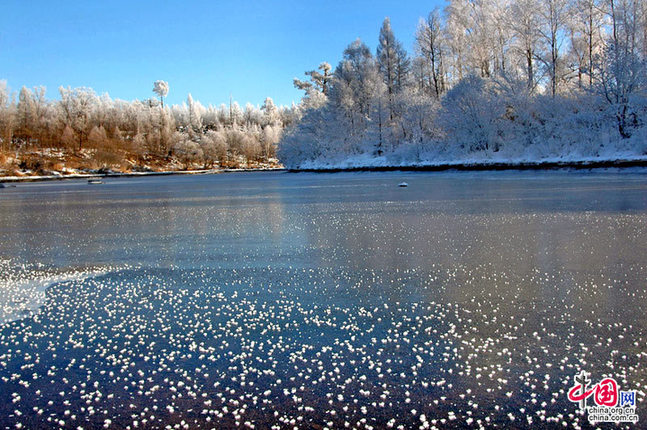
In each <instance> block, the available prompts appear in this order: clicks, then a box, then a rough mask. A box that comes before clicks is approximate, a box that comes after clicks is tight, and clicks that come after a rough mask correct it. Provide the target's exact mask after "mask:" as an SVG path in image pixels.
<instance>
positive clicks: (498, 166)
mask: <svg viewBox="0 0 647 430" xmlns="http://www.w3.org/2000/svg"><path fill="white" fill-rule="evenodd" d="M608 167H618V168H621V167H647V156H642V157H623V158H597V157H590V158H578V159H576V158H573V159H567V158H546V159H542V160H531V159H509V160H506V159H469V160H433V161H420V162H408V161H405V162H399V163H398V162H395V163H394V162H393V160H389V159H388V158H387V157H368V156H366V157H351V158H347V159H345V160H341V161H337V162H320V161H318V162H314V161H309V162H304V163H303V164H301V165H300V166H299V167H295V168H290V169H288V171H291V172H337V171H370V170H374V171H387V170H408V171H416V170H417V171H440V170H452V169H453V170H527V169H562V168H574V169H592V168H608Z"/></svg>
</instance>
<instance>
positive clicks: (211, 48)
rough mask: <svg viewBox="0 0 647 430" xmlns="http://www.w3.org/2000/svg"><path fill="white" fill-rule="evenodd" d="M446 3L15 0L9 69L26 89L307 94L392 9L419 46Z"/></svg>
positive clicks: (4, 63)
mask: <svg viewBox="0 0 647 430" xmlns="http://www.w3.org/2000/svg"><path fill="white" fill-rule="evenodd" d="M443 4H444V2H442V1H441V0H436V1H407V2H398V1H334V0H330V1H326V0H319V1H309V2H303V1H301V2H299V1H270V0H268V1H230V0H226V1H222V0H212V1H186V2H181V1H162V0H157V1H149V0H145V1H137V0H130V1H121V0H112V1H92V0H88V1H78V2H72V1H56V2H54V1H51V0H49V1H31V0H5V1H4V2H3V8H2V9H3V13H2V14H1V15H0V79H5V80H7V81H8V84H9V87H10V88H11V89H12V90H13V91H17V90H19V89H20V87H22V86H23V85H24V86H27V87H33V86H37V85H44V86H46V87H47V95H48V97H49V98H55V97H57V95H58V87H59V86H61V85H63V86H71V87H81V86H86V87H91V88H94V89H95V91H97V93H100V94H101V93H105V92H107V93H109V94H110V96H112V97H113V98H120V99H125V100H132V99H136V98H137V99H143V98H147V97H151V96H153V93H152V86H153V81H155V80H157V79H163V80H166V81H168V82H169V86H170V92H169V96H168V102H170V103H181V102H182V101H184V100H185V99H186V96H187V94H188V93H191V94H192V95H193V98H194V99H196V100H200V101H201V102H202V103H203V104H205V105H207V104H220V103H224V102H227V101H228V100H229V94H230V93H231V94H232V95H233V97H234V99H235V100H237V101H238V102H239V103H241V104H245V103H246V102H251V103H252V104H260V103H262V101H263V100H264V99H265V97H267V96H269V97H272V98H273V99H274V100H275V102H276V103H278V104H290V103H292V101H295V102H298V101H299V99H300V97H301V92H300V91H298V90H296V89H294V88H293V86H292V78H294V77H300V78H302V77H303V72H304V71H305V70H309V69H313V68H315V67H316V66H317V65H318V64H319V63H320V62H321V61H324V60H325V61H328V62H330V63H331V64H332V65H333V67H334V66H335V65H336V64H337V62H338V61H339V59H340V58H341V54H342V51H343V49H344V48H345V47H346V46H347V45H348V44H349V43H350V42H352V41H353V40H355V39H356V38H357V37H360V38H361V39H362V40H363V41H365V42H366V43H367V44H368V45H369V46H370V47H371V49H372V50H374V49H375V46H376V43H377V38H378V32H379V28H380V25H381V23H382V21H383V19H384V17H386V16H389V17H390V18H391V24H392V27H393V30H394V32H395V35H396V37H398V39H400V40H401V41H402V42H403V44H404V45H405V47H406V48H407V49H408V50H409V51H410V52H411V51H412V50H413V39H414V32H415V27H416V24H417V22H418V19H419V18H420V17H422V16H426V15H427V14H428V13H429V12H430V11H431V10H432V9H433V8H434V7H435V6H437V5H439V6H443Z"/></svg>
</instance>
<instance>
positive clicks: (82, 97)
mask: <svg viewBox="0 0 647 430" xmlns="http://www.w3.org/2000/svg"><path fill="white" fill-rule="evenodd" d="M168 89H169V88H168V84H167V83H166V82H163V81H158V82H155V86H154V88H153V91H154V92H155V93H156V94H157V95H158V96H160V100H159V101H158V100H157V99H155V98H151V99H147V100H143V101H140V100H135V101H133V102H127V101H123V100H113V99H111V98H110V97H109V96H108V95H107V94H105V95H101V96H100V95H97V94H96V93H95V92H94V91H93V90H92V89H89V88H74V89H71V88H63V87H61V88H60V89H59V92H60V100H48V99H46V97H45V89H44V88H43V87H39V88H34V89H28V88H25V87H23V88H22V89H21V90H20V92H19V93H18V95H17V97H16V95H15V94H12V93H11V92H10V91H9V90H8V88H7V83H6V82H5V81H0V154H2V153H4V154H15V156H16V157H17V158H19V159H20V158H21V157H22V159H23V162H22V164H25V162H24V159H26V158H29V157H28V154H38V153H42V152H43V150H46V152H47V151H50V150H51V149H55V150H59V151H58V152H59V153H60V152H61V151H60V150H62V151H63V152H65V151H67V152H69V153H72V152H76V153H79V152H82V153H84V154H85V156H86V157H87V156H90V157H94V158H95V160H92V161H93V163H92V165H94V166H96V167H101V166H104V167H114V166H119V165H124V168H128V164H130V166H131V167H136V166H137V165H138V164H140V165H145V164H150V163H148V162H149V161H153V162H156V163H157V164H158V165H160V166H161V165H164V163H165V162H168V161H170V160H173V162H176V163H180V166H182V165H184V166H185V167H189V166H191V167H198V166H203V167H211V166H214V165H215V164H217V163H218V164H220V165H229V166H235V165H238V164H239V163H240V162H247V161H267V160H268V159H270V158H272V157H275V152H276V143H277V142H278V140H279V138H280V135H281V132H282V130H283V127H284V126H286V125H287V124H290V123H291V122H292V121H293V115H294V112H293V111H294V110H293V109H292V108H284V107H279V106H276V105H275V104H274V103H273V101H272V99H270V98H267V99H266V100H265V103H264V104H263V105H262V107H260V108H258V107H255V106H252V105H250V104H248V105H247V106H245V107H244V108H241V107H240V106H239V105H238V104H237V103H236V102H232V103H230V104H229V105H224V104H223V105H221V106H219V107H215V106H203V105H202V104H200V103H199V102H197V101H194V100H193V98H192V97H191V95H189V96H188V98H187V100H186V102H185V103H183V104H182V105H174V106H164V105H163V103H161V102H163V97H164V96H166V94H167V93H168ZM50 152H51V151H50ZM88 154H89V155H88ZM31 158H32V159H34V158H38V157H37V156H36V155H34V156H32V157H31ZM32 161H33V162H32V163H31V164H34V165H35V166H36V167H34V166H30V165H26V166H24V168H30V169H36V168H39V169H40V170H42V167H43V166H42V163H41V160H38V159H36V160H32ZM27 164H29V163H27ZM153 164H155V163H153Z"/></svg>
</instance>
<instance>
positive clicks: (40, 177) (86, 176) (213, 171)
mask: <svg viewBox="0 0 647 430" xmlns="http://www.w3.org/2000/svg"><path fill="white" fill-rule="evenodd" d="M285 170H286V169H284V168H282V167H263V168H253V169H203V170H169V171H163V172H128V173H122V172H104V173H73V174H69V175H33V176H0V184H2V183H13V182H35V181H59V180H64V179H91V178H124V177H133V176H171V175H208V174H210V175H213V174H218V173H234V172H276V171H279V172H280V171H285Z"/></svg>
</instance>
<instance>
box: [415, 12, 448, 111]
mask: <svg viewBox="0 0 647 430" xmlns="http://www.w3.org/2000/svg"><path fill="white" fill-rule="evenodd" d="M444 49H445V48H444V41H443V28H442V22H441V18H440V10H439V9H438V8H435V9H434V10H433V11H432V12H430V13H429V15H428V16H427V19H422V18H420V21H419V22H418V28H417V30H416V50H417V51H418V53H419V55H420V58H421V60H422V61H421V62H420V63H419V64H420V66H421V67H422V68H421V69H420V70H421V82H422V83H423V88H425V89H427V91H428V92H430V93H431V94H432V95H434V96H435V97H436V99H438V98H440V96H441V94H443V93H444V92H445V70H444V67H443V55H444V54H443V51H444ZM425 78H426V79H425Z"/></svg>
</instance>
